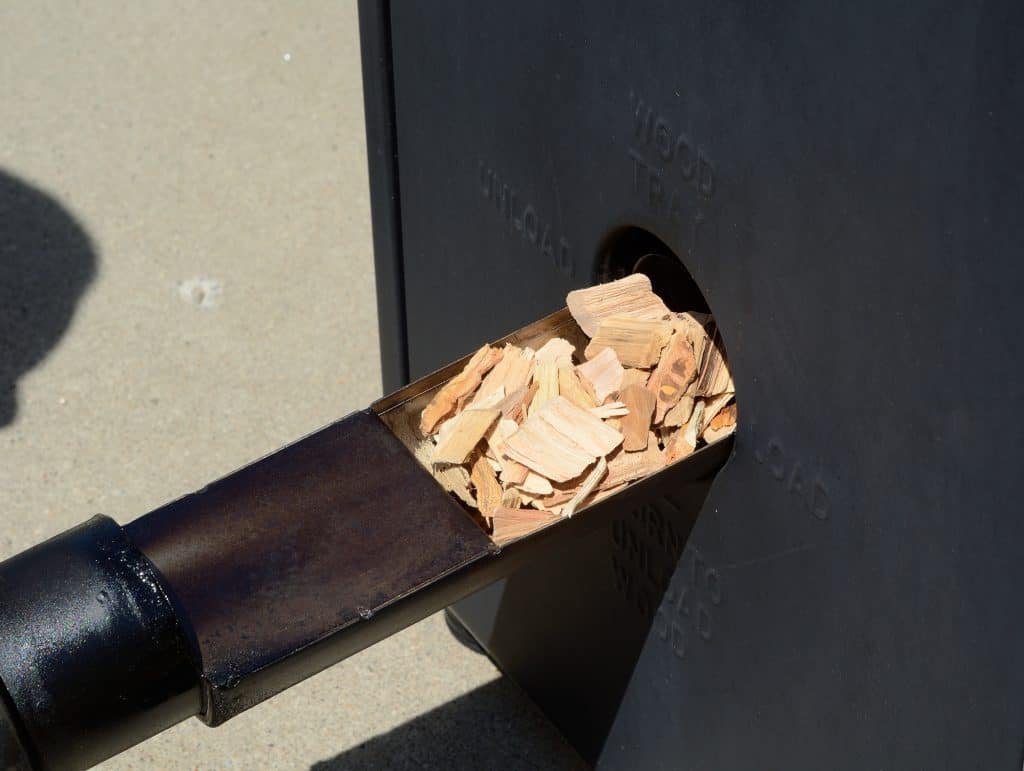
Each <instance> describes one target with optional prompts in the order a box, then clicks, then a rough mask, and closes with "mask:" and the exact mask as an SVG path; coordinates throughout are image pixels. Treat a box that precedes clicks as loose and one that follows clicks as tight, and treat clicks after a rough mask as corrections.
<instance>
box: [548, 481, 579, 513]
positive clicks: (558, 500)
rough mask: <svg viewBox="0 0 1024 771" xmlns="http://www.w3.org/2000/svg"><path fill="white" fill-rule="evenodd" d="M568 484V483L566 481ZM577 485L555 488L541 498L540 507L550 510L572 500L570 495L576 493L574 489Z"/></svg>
mask: <svg viewBox="0 0 1024 771" xmlns="http://www.w3.org/2000/svg"><path fill="white" fill-rule="evenodd" d="M567 484H568V483H567ZM578 487H579V485H578V484H576V485H572V486H571V487H568V486H566V487H565V488H561V487H559V488H555V490H554V492H553V493H551V495H549V496H547V497H546V498H542V499H541V501H540V503H541V508H544V509H547V510H548V511H552V510H554V509H557V508H560V507H562V506H564V505H565V504H567V503H568V502H569V501H571V500H572V497H573V496H574V495H575V494H576V490H577V489H578Z"/></svg>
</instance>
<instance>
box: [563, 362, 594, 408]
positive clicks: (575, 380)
mask: <svg viewBox="0 0 1024 771" xmlns="http://www.w3.org/2000/svg"><path fill="white" fill-rule="evenodd" d="M558 393H559V395H560V396H564V397H565V398H566V399H568V400H569V401H570V402H572V403H573V404H575V405H576V406H577V407H579V408H581V409H584V410H589V409H592V408H593V407H595V406H596V405H597V398H596V397H595V395H594V390H593V389H592V388H591V387H590V383H589V382H587V381H584V380H582V379H581V378H580V375H579V373H577V372H576V370H575V369H574V368H573V367H566V366H561V367H559V368H558Z"/></svg>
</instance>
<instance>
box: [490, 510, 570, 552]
mask: <svg viewBox="0 0 1024 771" xmlns="http://www.w3.org/2000/svg"><path fill="white" fill-rule="evenodd" d="M558 519H559V518H558V517H557V516H555V515H553V514H551V513H550V512H547V511H541V510H536V509H535V510H530V509H510V508H507V507H505V506H499V507H498V508H497V509H495V510H494V512H493V513H492V515H491V521H492V523H493V524H492V527H493V532H492V533H491V540H493V541H494V542H495V543H496V544H498V545H499V546H504V545H506V544H508V543H510V542H512V541H515V540H517V539H519V538H522V537H523V536H526V535H529V534H530V533H533V532H536V531H537V530H540V529H541V528H542V527H544V526H545V525H549V524H551V523H552V522H556V521H557V520H558Z"/></svg>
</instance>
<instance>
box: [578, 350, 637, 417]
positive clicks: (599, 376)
mask: <svg viewBox="0 0 1024 771" xmlns="http://www.w3.org/2000/svg"><path fill="white" fill-rule="evenodd" d="M576 372H577V373H578V374H579V375H581V376H582V377H583V378H585V380H586V382H587V383H589V384H590V387H591V390H593V392H594V398H595V399H596V400H597V403H598V404H603V403H604V400H605V399H607V398H608V397H609V396H610V395H611V394H613V393H615V392H616V391H618V390H619V389H620V388H621V387H622V378H623V376H624V375H625V370H624V369H623V368H622V364H621V362H619V357H618V355H616V353H615V351H613V350H612V349H611V348H605V349H604V350H603V351H601V352H600V353H599V354H598V355H597V356H595V357H594V358H592V359H590V360H589V361H586V362H584V363H583V364H580V365H579V366H577V367H576Z"/></svg>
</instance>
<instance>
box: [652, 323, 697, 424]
mask: <svg viewBox="0 0 1024 771" xmlns="http://www.w3.org/2000/svg"><path fill="white" fill-rule="evenodd" d="M696 377H697V359H696V357H695V356H694V353H693V343H691V342H690V336H689V335H687V334H686V331H685V330H678V329H677V330H676V331H674V332H673V333H672V339H671V340H669V343H668V345H666V346H665V350H664V351H662V354H661V359H660V360H659V361H658V366H657V367H655V368H654V373H653V374H652V375H651V379H650V381H648V388H650V389H651V392H652V393H654V395H655V397H657V400H658V405H657V407H656V409H655V412H654V422H655V423H661V422H662V421H663V420H664V419H665V414H666V413H667V412H668V411H669V410H670V409H672V407H674V406H675V405H676V404H678V403H679V400H680V398H682V396H683V395H684V394H685V393H686V389H687V388H689V386H690V383H692V382H693V381H694V378H696Z"/></svg>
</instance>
